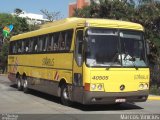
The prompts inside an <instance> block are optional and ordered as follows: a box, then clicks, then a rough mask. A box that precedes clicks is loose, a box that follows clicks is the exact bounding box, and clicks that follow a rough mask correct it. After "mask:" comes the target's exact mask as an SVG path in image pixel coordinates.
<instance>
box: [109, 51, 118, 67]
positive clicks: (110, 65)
mask: <svg viewBox="0 0 160 120" xmlns="http://www.w3.org/2000/svg"><path fill="white" fill-rule="evenodd" d="M118 55H119V53H118V52H117V53H116V54H115V55H114V57H113V59H112V60H111V63H110V64H109V66H108V67H107V68H106V70H109V69H110V68H111V67H112V65H113V64H114V61H115V60H116V58H117V57H118Z"/></svg>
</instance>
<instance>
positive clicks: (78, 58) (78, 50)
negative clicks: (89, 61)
mask: <svg viewBox="0 0 160 120" xmlns="http://www.w3.org/2000/svg"><path fill="white" fill-rule="evenodd" d="M82 64H83V30H82V29H78V30H77V31H76V36H75V50H74V63H73V89H72V93H73V94H72V98H73V100H74V101H76V102H82V100H83V99H82V98H83V97H82V95H83V92H82V91H83V87H82V86H83V80H82V78H83V77H82Z"/></svg>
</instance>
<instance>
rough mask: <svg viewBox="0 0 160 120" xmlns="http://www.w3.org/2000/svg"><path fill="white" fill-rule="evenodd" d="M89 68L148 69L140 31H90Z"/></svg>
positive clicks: (87, 53)
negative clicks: (122, 67)
mask: <svg viewBox="0 0 160 120" xmlns="http://www.w3.org/2000/svg"><path fill="white" fill-rule="evenodd" d="M86 41H87V42H86V47H85V48H86V49H85V53H86V64H87V65H88V66H115V67H121V66H124V67H146V66H147V63H146V55H145V44H144V40H143V33H142V32H140V31H131V30H117V29H95V28H92V29H88V30H87V37H86Z"/></svg>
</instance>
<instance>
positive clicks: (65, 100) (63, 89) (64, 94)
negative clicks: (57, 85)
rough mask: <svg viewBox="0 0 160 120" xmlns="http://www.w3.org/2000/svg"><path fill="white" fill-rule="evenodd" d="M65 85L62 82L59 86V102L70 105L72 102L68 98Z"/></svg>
mask: <svg viewBox="0 0 160 120" xmlns="http://www.w3.org/2000/svg"><path fill="white" fill-rule="evenodd" d="M68 94H69V93H68V89H67V85H66V84H63V85H62V86H61V103H62V104H63V105H66V106H71V105H72V102H71V101H70V100H69V95H68Z"/></svg>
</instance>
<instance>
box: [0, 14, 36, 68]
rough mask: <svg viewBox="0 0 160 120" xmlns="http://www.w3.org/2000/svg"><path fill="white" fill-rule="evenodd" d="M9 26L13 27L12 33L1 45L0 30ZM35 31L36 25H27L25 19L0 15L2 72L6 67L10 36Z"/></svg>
mask: <svg viewBox="0 0 160 120" xmlns="http://www.w3.org/2000/svg"><path fill="white" fill-rule="evenodd" d="M10 24H13V26H14V28H13V31H12V32H11V34H10V35H9V36H8V37H7V38H5V42H4V43H3V44H2V40H3V39H4V38H3V35H2V30H3V28H4V27H5V26H8V25H10ZM35 29H38V27H37V26H36V25H34V26H33V25H32V26H31V25H29V24H28V23H27V21H26V19H25V18H20V17H18V16H12V15H10V14H6V13H0V62H1V63H0V67H1V68H2V69H3V70H4V69H6V66H7V56H8V46H9V38H10V37H11V36H12V35H17V34H20V33H23V32H28V31H31V30H35Z"/></svg>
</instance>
